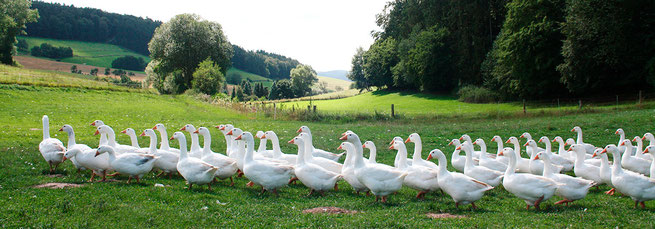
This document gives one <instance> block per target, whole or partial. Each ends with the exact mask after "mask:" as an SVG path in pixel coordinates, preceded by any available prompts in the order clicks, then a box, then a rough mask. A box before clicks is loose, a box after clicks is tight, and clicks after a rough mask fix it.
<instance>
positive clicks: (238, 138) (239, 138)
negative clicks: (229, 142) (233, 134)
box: [234, 135, 243, 140]
mask: <svg viewBox="0 0 655 229" xmlns="http://www.w3.org/2000/svg"><path fill="white" fill-rule="evenodd" d="M241 136H243V135H239V136H237V138H235V139H234V140H241Z"/></svg>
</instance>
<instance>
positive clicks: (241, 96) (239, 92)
mask: <svg viewBox="0 0 655 229" xmlns="http://www.w3.org/2000/svg"><path fill="white" fill-rule="evenodd" d="M236 88H237V91H236V99H237V101H245V98H246V95H245V94H244V93H243V88H241V87H236Z"/></svg>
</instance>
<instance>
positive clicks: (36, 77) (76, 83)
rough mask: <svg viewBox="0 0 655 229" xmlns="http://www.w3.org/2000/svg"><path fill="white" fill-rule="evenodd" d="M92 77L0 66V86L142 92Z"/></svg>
mask: <svg viewBox="0 0 655 229" xmlns="http://www.w3.org/2000/svg"><path fill="white" fill-rule="evenodd" d="M93 78H94V77H93V76H89V75H82V74H73V73H62V72H56V71H48V70H32V69H21V68H17V67H11V66H7V65H2V64H0V84H20V85H33V86H46V87H69V88H86V89H104V90H115V91H143V90H139V89H129V88H126V87H121V86H116V85H114V84H111V83H108V82H104V81H97V80H93Z"/></svg>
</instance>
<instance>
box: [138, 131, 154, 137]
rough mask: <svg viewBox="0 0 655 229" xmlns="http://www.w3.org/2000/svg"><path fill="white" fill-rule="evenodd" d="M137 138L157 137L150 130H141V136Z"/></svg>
mask: <svg viewBox="0 0 655 229" xmlns="http://www.w3.org/2000/svg"><path fill="white" fill-rule="evenodd" d="M139 136H141V137H143V136H148V137H157V134H155V131H154V130H152V129H145V130H143V132H141V135H139Z"/></svg>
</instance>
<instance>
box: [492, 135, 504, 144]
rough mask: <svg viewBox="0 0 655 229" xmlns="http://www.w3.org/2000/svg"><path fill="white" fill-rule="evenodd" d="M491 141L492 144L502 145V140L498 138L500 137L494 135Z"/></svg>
mask: <svg viewBox="0 0 655 229" xmlns="http://www.w3.org/2000/svg"><path fill="white" fill-rule="evenodd" d="M491 141H492V142H500V143H502V142H503V139H502V138H500V136H498V135H496V136H494V137H493V138H491Z"/></svg>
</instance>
